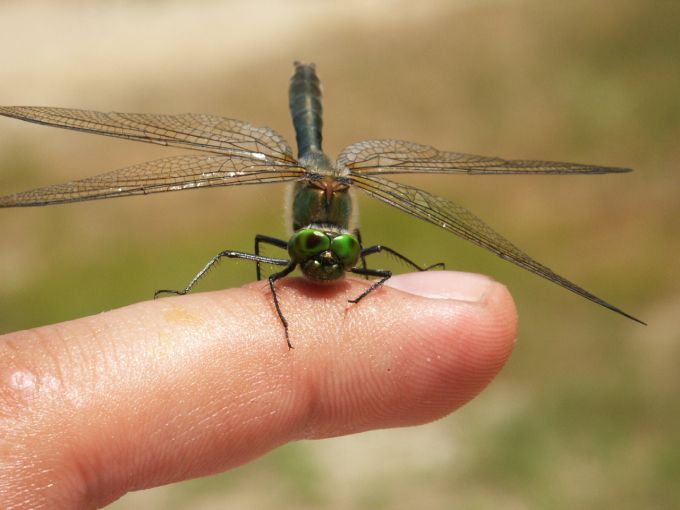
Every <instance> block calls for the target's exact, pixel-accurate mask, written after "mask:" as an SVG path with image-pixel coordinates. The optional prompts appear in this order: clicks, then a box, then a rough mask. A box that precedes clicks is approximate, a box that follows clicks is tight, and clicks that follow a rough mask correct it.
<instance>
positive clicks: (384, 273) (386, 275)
mask: <svg viewBox="0 0 680 510" xmlns="http://www.w3.org/2000/svg"><path fill="white" fill-rule="evenodd" d="M350 271H351V272H352V273H354V274H359V275H363V276H367V277H368V276H377V277H378V278H380V280H377V281H375V282H373V284H372V285H371V286H370V287H369V288H368V289H366V290H365V291H364V292H362V293H361V294H360V295H359V297H357V298H354V299H349V300H348V301H349V302H350V303H358V302H359V301H361V300H362V299H364V298H365V297H366V296H368V295H369V294H370V293H371V292H373V291H374V290H376V289H378V288H380V287H382V284H383V283H385V282H386V281H387V280H389V279H390V278H391V277H392V271H388V270H386V269H365V268H363V267H353V268H352V269H350Z"/></svg>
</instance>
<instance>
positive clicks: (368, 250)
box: [361, 244, 444, 271]
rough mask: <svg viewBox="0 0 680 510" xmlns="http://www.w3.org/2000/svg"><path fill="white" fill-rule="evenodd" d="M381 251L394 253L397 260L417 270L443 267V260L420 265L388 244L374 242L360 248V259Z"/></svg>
mask: <svg viewBox="0 0 680 510" xmlns="http://www.w3.org/2000/svg"><path fill="white" fill-rule="evenodd" d="M383 251H384V252H387V253H389V254H390V255H394V256H395V257H397V258H398V259H399V260H401V261H402V262H404V263H405V264H408V265H409V266H411V267H412V268H413V269H416V270H418V271H429V270H430V269H444V263H443V262H437V263H436V264H432V265H430V266H426V267H421V266H419V265H418V264H416V263H415V262H413V261H412V260H411V259H409V258H407V257H405V256H404V255H402V254H401V253H399V252H397V251H394V250H393V249H392V248H390V247H389V246H383V245H382V244H376V245H375V246H370V247H368V248H364V249H362V250H361V257H362V260H363V259H364V257H366V256H368V255H373V254H375V253H380V252H383ZM364 269H366V266H364Z"/></svg>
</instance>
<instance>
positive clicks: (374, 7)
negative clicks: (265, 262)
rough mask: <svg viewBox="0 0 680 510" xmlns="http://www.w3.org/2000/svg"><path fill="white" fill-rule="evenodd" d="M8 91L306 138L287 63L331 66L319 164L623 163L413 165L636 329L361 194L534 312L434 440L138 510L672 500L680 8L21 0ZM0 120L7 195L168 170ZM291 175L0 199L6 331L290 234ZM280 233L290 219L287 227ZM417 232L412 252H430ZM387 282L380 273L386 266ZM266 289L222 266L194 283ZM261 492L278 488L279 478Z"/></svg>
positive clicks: (403, 440) (375, 445) (140, 150)
mask: <svg viewBox="0 0 680 510" xmlns="http://www.w3.org/2000/svg"><path fill="white" fill-rule="evenodd" d="M0 19H2V20H3V23H2V25H3V29H2V31H1V32H0V47H2V48H3V50H2V57H1V60H2V64H1V65H0V103H1V104H7V105H24V104H25V105H45V106H47V105H50V106H65V107H77V108H85V109H94V110H103V111H110V110H113V111H128V112H156V113H183V112H205V113H213V114H217V115H223V116H226V117H233V118H237V119H242V120H246V121H249V122H251V123H252V124H254V125H267V126H269V127H272V128H274V129H276V130H277V131H279V132H280V133H282V134H283V135H284V136H286V137H287V139H288V140H289V141H290V142H291V143H294V139H295V137H294V132H293V128H292V125H291V121H290V117H289V112H288V106H287V87H288V81H289V78H290V75H291V73H292V62H293V60H303V61H312V62H315V63H316V64H317V68H318V72H319V75H320V77H321V80H322V83H323V85H324V94H325V96H324V97H325V103H324V106H325V126H324V127H325V131H324V141H325V149H326V152H328V154H329V155H331V156H333V155H335V154H337V153H338V152H339V151H340V150H341V149H342V148H343V147H344V146H345V145H347V144H349V143H352V142H355V141H358V140H362V139H367V138H387V137H391V138H402V139H406V140H412V141H416V142H421V143H427V144H431V145H434V146H435V147H438V148H441V149H448V150H456V151H462V152H471V153H480V154H487V155H497V156H502V157H506V158H523V159H528V158H531V159H552V160H558V161H559V160H563V161H578V162H588V163H594V164H602V165H610V166H624V167H632V168H634V169H636V171H635V172H634V173H631V174H618V175H608V176H572V177H521V176H506V177H503V176H496V177H493V176H475V177H466V176H450V177H442V176H439V177H438V176H417V177H411V178H405V179H404V181H405V182H408V183H411V184H416V183H417V185H418V186H421V187H423V188H424V189H428V190H433V191H436V192H437V193H439V194H441V195H444V196H446V197H448V198H450V199H452V200H455V201H456V202H458V203H460V204H462V205H464V206H466V207H468V208H470V209H471V210H473V211H474V212H475V213H476V214H478V215H479V216H480V217H482V218H483V219H485V220H486V221H487V222H488V223H490V224H491V225H492V226H494V227H495V228H496V229H497V230H498V231H499V232H501V233H503V234H504V235H506V236H508V237H509V238H510V239H511V240H513V241H514V242H516V243H517V244H518V245H519V246H520V247H522V248H523V249H525V250H526V251H527V252H528V253H530V254H532V255H533V256H534V257H536V258H537V259H538V260H539V261H541V262H543V263H545V264H547V265H548V266H550V267H551V268H553V269H555V270H556V271H557V272H558V273H560V274H563V275H564V276H566V277H567V278H569V279H571V280H573V281H574V282H576V283H579V284H581V285H583V286H584V287H585V288H587V289H588V290H591V291H592V292H594V293H595V294H598V295H600V296H602V297H603V298H604V299H606V300H608V301H610V302H611V303H613V304H615V305H617V306H620V307H621V308H623V309H624V310H626V311H628V312H630V313H632V314H633V315H636V316H638V317H640V318H641V319H643V320H645V321H647V322H648V323H649V326H648V327H644V326H640V325H638V324H636V323H634V322H632V321H629V320H626V319H624V318H622V317H620V316H618V315H616V314H614V313H612V312H610V311H607V310H605V309H603V308H601V307H599V306H597V305H595V304H593V303H590V302H588V301H586V300H584V299H582V298H579V297H577V296H575V295H573V294H571V293H570V292H568V291H566V290H564V289H561V288H559V287H558V286H556V285H554V284H551V283H548V282H546V281H543V280H541V279H540V278H538V277H536V276H533V275H531V274H529V273H527V272H525V271H523V270H520V269H517V268H515V267H514V266H512V265H510V264H508V263H506V262H503V261H502V260H500V259H499V258H497V257H495V256H493V255H490V254H488V253H486V252H484V251H483V250H481V249H478V248H475V247H473V246H470V245H468V244H466V243H465V242H463V241H460V240H458V239H456V238H454V237H453V236H451V235H450V234H448V233H446V232H444V231H442V230H439V229H437V228H435V227H433V226H430V225H427V224H424V223H422V222H419V221H418V220H415V219H413V218H410V217H407V216H405V215H403V214H402V213H399V212H397V211H392V210H390V209H389V208H387V206H383V205H381V204H378V203H372V202H371V201H370V200H364V199H363V197H362V198H360V207H361V220H362V221H361V225H362V233H363V236H364V240H365V242H366V243H367V244H373V243H385V244H388V245H389V246H391V247H393V248H395V249H397V250H399V251H401V252H403V253H405V254H407V255H408V256H410V257H412V258H413V259H415V260H417V261H421V262H423V263H432V262H439V261H443V262H445V263H446V266H447V268H450V269H459V270H466V271H474V272H484V273H487V274H490V275H492V276H493V277H494V278H496V279H497V280H499V281H502V282H503V283H505V284H507V285H508V286H509V288H510V289H511V291H512V292H513V294H514V296H515V298H516V301H517V305H518V308H519V314H520V333H519V342H518V344H517V348H516V350H515V352H514V354H513V357H512V359H511V360H510V362H509V364H508V366H507V367H506V369H505V370H504V371H503V372H502V374H501V375H500V377H499V378H498V379H497V380H496V381H495V382H494V383H493V384H492V385H491V386H490V387H489V388H488V390H487V391H486V392H484V393H483V394H482V395H480V396H479V398H477V399H476V400H475V401H474V402H472V403H470V404H468V405H467V406H466V407H464V408H463V409H461V410H460V411H459V412H457V413H456V414H454V415H452V416H450V417H448V418H446V419H444V420H441V421H439V422H436V423H432V424H429V425H425V426H421V427H416V428H408V429H399V430H383V431H375V432H369V433H364V434H360V435H356V436H352V437H343V438H338V439H330V440H323V441H317V442H310V441H306V442H298V443H294V444H290V445H287V446H285V447H283V448H280V449H279V450H277V451H274V452H272V453H271V454H269V455H267V456H265V457H263V458H261V459H259V460H257V461H255V462H253V463H251V464H249V465H247V466H243V467H242V468H240V469H237V470H234V471H231V472H229V473H225V474H221V475H216V476H212V477H208V478H204V479H200V480H193V481H189V482H184V483H179V484H174V485H171V486H167V487H162V488H158V489H152V490H147V491H142V492H138V493H133V494H129V495H127V496H125V497H124V498H122V499H121V500H120V501H118V502H116V503H114V504H113V505H111V507H110V508H113V509H116V510H123V509H131V508H165V509H188V508H191V509H217V508H225V507H228V508H244V509H259V508H262V509H264V508H272V507H273V506H276V507H277V508H291V509H293V508H294V509H306V508H323V509H344V508H371V509H375V508H378V509H380V508H385V509H410V508H414V507H417V508H422V509H430V508H434V509H437V508H479V509H486V508H498V507H502V508H515V509H523V508H553V509H561V508H564V509H571V508H581V509H590V508H592V509H596V508H598V509H599V508H603V507H605V506H614V505H615V506H616V508H620V509H626V508H631V509H632V508H636V509H637V508H670V507H671V506H673V503H674V502H675V503H677V502H678V501H680V483H678V482H679V481H680V434H679V433H678V431H679V430H680V408H679V406H678V402H679V398H680V376H679V375H678V370H679V368H678V365H679V363H678V362H679V361H680V285H679V284H680V264H678V262H677V260H678V256H679V254H680V241H679V235H678V234H679V232H680V200H678V197H677V192H678V178H677V168H678V166H679V165H680V30H678V27H680V4H678V3H677V2H672V1H667V2H662V1H658V2H649V1H647V0H619V1H616V2H608V1H602V2H591V1H581V0H577V1H575V2H562V3H559V4H558V3H553V2H550V3H548V2H541V1H539V0H536V1H520V0H486V1H477V2H470V1H464V0H456V1H454V0H450V1H422V2H411V1H399V0H396V1H381V0H373V1H365V0H364V1H359V0H349V1H344V2H312V1H305V0H288V1H285V2H284V1H275V0H271V1H265V0H258V1H221V2H216V1H213V2H210V1H206V2H200V3H199V2H191V3H190V2H180V1H162V0H155V1H151V0H148V1H145V2H133V1H117V2H107V3H102V2H86V1H66V0H62V1H60V2H48V1H44V2H38V1H25V2H19V1H8V0H5V1H4V2H2V3H1V4H0ZM167 154H168V152H167V151H163V149H162V148H158V147H154V146H148V145H145V144H138V143H133V142H124V141H118V140H111V139H106V138H103V137H95V136H90V135H85V134H79V133H73V132H68V131H64V130H57V129H51V128H45V127H39V126H35V125H31V124H27V123H22V122H19V121H16V120H11V119H5V118H2V119H0V191H1V192H2V194H7V193H12V192H15V191H21V190H25V189H29V188H32V187H36V186H41V185H46V184H53V183H57V182H61V181H65V180H69V179H73V178H80V177H85V176H90V175H94V174H96V173H99V172H103V171H107V170H112V169H115V168H119V167H122V166H126V165H129V164H132V163H136V162H140V161H143V160H148V159H153V158H157V157H161V156H163V155H167ZM284 191H285V188H284V187H283V186H281V185H267V186H259V187H243V188H241V189H237V188H229V189H212V190H201V191H192V192H186V193H168V194H162V195H154V196H147V197H132V198H123V199H118V200H111V201H96V202H88V203H82V204H73V205H64V206H55V207H51V208H26V209H5V210H2V211H0V239H2V241H1V244H0V333H6V332H10V331H14V330H17V329H22V328H30V327H35V326H40V325H43V324H47V323H50V322H53V321H64V320H68V319H72V318H75V317H79V316H82V315H88V314H95V313H98V312H101V311H104V310H108V309H111V308H115V307H120V306H124V305H126V304H130V303H133V302H137V301H140V300H146V299H149V298H150V297H151V296H152V293H153V291H154V290H156V289H158V288H178V287H181V286H183V285H184V284H185V283H186V282H187V281H188V280H189V279H190V278H191V277H192V276H193V275H194V274H195V273H196V271H197V270H198V269H199V268H200V267H202V265H203V264H204V263H205V262H206V261H207V260H208V259H209V258H210V257H212V255H214V254H215V253H217V252H218V251H221V250H223V249H226V248H233V249H241V250H249V249H250V248H251V246H252V242H253V241H252V239H253V236H254V234H255V233H264V234H269V235H274V236H279V237H285V236H286V235H287V233H286V231H285V222H284V219H283V208H282V206H281V205H279V204H282V200H283V195H284ZM272 218H280V220H278V219H277V220H272ZM416 240H417V241H416ZM381 264H382V265H384V266H389V267H394V269H396V270H404V268H399V267H395V264H396V263H395V262H394V261H393V260H391V259H389V258H388V259H385V260H384V261H381ZM253 278H254V270H253V268H252V267H251V265H250V264H248V263H236V262H229V263H224V264H222V265H221V267H220V269H219V270H217V271H214V272H212V273H211V274H210V276H209V278H206V280H205V281H204V282H203V283H202V284H201V287H200V290H202V291H204V290H210V289H216V288H222V287H226V286H232V285H239V284H242V283H245V282H249V281H251V280H253ZM263 489H266V490H263Z"/></svg>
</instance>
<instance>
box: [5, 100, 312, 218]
mask: <svg viewBox="0 0 680 510" xmlns="http://www.w3.org/2000/svg"><path fill="white" fill-rule="evenodd" d="M0 115H4V116H6V117H14V118H17V119H21V120H25V121H28V122H34V123H37V124H44V125H48V126H55V127H60V128H66V129H73V130H76V131H83V132H86V133H94V134H99V135H106V136H112V137H115V138H123V139H126V140H135V141H140V142H148V143H154V144H159V145H167V146H172V147H180V148H186V149H192V150H197V151H200V153H196V154H184V155H178V156H172V157H168V158H163V159H159V160H154V161H148V162H145V163H140V164H137V165H133V166H129V167H126V168H122V169H119V170H114V171H112V172H108V173H105V174H101V175H97V176H94V177H88V178H85V179H81V180H77V181H71V182H67V183H64V184H57V185H53V186H46V187H44V188H38V189H34V190H31V191H26V192H22V193H16V194H13V195H7V196H4V197H0V207H21V206H35V205H48V204H58V203H66V202H79V201H83V200H95V199H102V198H112V197H119V196H127V195H140V194H148V193H159V192H163V191H177V190H182V189H190V188H198V187H207V186H232V185H238V184H262V183H269V182H281V181H289V180H296V179H299V178H301V177H302V176H303V175H304V169H303V168H301V167H300V166H299V165H298V164H297V161H296V160H295V158H293V156H292V151H291V149H290V147H289V146H288V144H287V143H286V141H285V140H284V138H283V137H282V136H281V135H279V134H278V133H276V132H275V131H273V130H272V129H269V128H257V127H253V126H251V125H250V124H247V123H245V122H241V121H238V120H232V119H225V118H222V117H216V116H212V115H202V114H193V113H189V114H184V115H151V114H138V113H101V112H94V111H87V110H75V109H67V108H40V107H21V106H17V107H0Z"/></svg>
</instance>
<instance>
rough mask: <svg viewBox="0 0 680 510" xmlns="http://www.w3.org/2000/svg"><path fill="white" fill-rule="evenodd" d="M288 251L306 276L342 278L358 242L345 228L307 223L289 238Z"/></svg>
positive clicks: (351, 263)
mask: <svg viewBox="0 0 680 510" xmlns="http://www.w3.org/2000/svg"><path fill="white" fill-rule="evenodd" d="M288 254H289V255H290V258H291V261H293V262H295V263H296V264H298V265H299V266H300V269H301V270H302V273H303V274H304V275H305V276H306V277H307V278H309V279H310V280H314V281H317V282H325V281H333V280H337V279H339V278H342V276H343V275H344V274H345V271H347V270H349V269H351V268H352V267H354V266H355V265H356V263H357V261H358V260H359V256H360V254H361V245H360V244H359V240H358V239H357V238H356V236H354V235H352V234H350V233H348V232H347V231H344V230H340V229H335V228H333V227H327V226H321V225H309V226H307V227H305V228H302V229H300V230H298V231H297V232H295V234H293V236H292V237H291V238H290V241H288Z"/></svg>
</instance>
